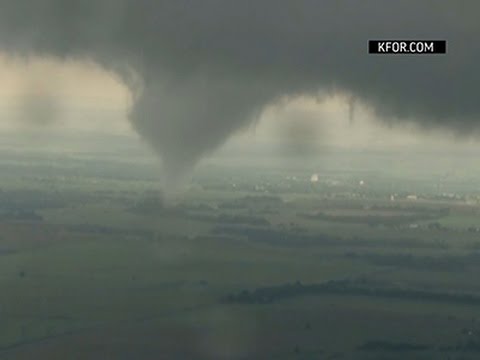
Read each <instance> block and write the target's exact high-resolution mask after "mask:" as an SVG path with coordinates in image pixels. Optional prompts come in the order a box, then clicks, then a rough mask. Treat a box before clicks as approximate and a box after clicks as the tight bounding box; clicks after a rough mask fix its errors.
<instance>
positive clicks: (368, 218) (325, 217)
mask: <svg viewBox="0 0 480 360" xmlns="http://www.w3.org/2000/svg"><path fill="white" fill-rule="evenodd" d="M298 215H299V216H301V217H303V218H306V219H310V220H322V221H328V222H336V223H346V224H349V223H353V224H367V225H370V226H379V225H384V226H389V227H395V226H401V225H407V224H412V223H416V222H419V221H425V220H435V219H438V218H439V217H443V216H445V213H444V212H440V211H433V210H432V212H431V213H423V212H422V213H415V214H408V215H368V214H367V215H331V214H326V213H323V212H318V213H315V214H298Z"/></svg>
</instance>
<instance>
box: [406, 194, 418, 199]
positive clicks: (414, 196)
mask: <svg viewBox="0 0 480 360" xmlns="http://www.w3.org/2000/svg"><path fill="white" fill-rule="evenodd" d="M407 200H418V196H417V195H407Z"/></svg>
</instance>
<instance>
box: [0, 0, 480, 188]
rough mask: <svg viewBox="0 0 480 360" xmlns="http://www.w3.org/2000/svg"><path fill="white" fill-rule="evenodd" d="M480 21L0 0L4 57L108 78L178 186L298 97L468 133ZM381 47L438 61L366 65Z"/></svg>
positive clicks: (446, 5)
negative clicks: (434, 44) (408, 42)
mask: <svg viewBox="0 0 480 360" xmlns="http://www.w3.org/2000/svg"><path fill="white" fill-rule="evenodd" d="M479 13H480V3H479V2H478V1H473V0H472V1H462V2H461V3H456V2H453V1H442V0H439V1H422V2H417V1H413V0H403V1H396V2H382V1H372V0H365V1H361V2H360V1H355V0H348V1H342V0H336V1H327V0H325V1H318V0H295V1H292V0H243V1H237V0H201V1H198V0H196V1H193V0H170V1H162V0H35V1H30V0H0V50H2V51H7V52H9V53H10V54H13V55H20V56H52V57H58V58H78V59H87V60H89V61H94V62H96V63H98V64H100V65H101V66H102V67H104V68H105V69H107V70H108V71H112V72H115V73H116V74H117V75H118V76H120V77H121V78H122V81H124V82H125V84H126V85H127V86H128V87H129V88H130V89H131V91H132V92H133V93H134V94H135V98H136V101H135V103H134V105H133V108H132V111H131V114H130V118H131V121H132V123H133V125H134V127H135V129H136V130H137V131H138V132H139V133H140V134H141V135H142V136H143V137H144V138H145V139H146V140H147V141H148V142H149V143H150V144H151V145H152V146H153V147H154V148H155V149H156V150H157V151H158V153H159V155H160V156H161V158H162V159H163V163H164V166H165V168H166V170H167V172H168V174H170V175H169V179H168V182H169V183H176V182H177V179H178V178H179V177H181V176H182V175H184V174H186V173H188V171H189V169H191V167H192V166H193V165H194V164H195V163H196V162H197V161H198V160H199V159H201V158H202V157H203V156H205V155H206V154H208V153H209V152H211V151H213V150H214V149H215V148H217V147H218V146H219V145H221V144H222V143H223V142H224V141H225V140H226V139H227V138H228V137H229V136H230V135H231V134H233V133H235V132H236V131H238V130H240V129H242V128H244V127H246V126H248V125H249V124H251V123H252V122H254V121H255V120H256V119H257V118H258V116H259V114H261V112H262V110H263V109H264V108H265V107H266V106H268V105H271V104H272V103H275V102H277V101H279V100H285V99H286V98H287V99H288V98H293V97H297V96H310V95H312V96H317V95H318V94H319V93H322V92H327V93H332V92H335V93H336V92H339V93H344V94H346V95H347V96H350V97H351V98H352V99H355V102H357V101H358V102H363V103H366V104H368V105H369V106H371V107H372V108H373V109H374V110H375V112H376V113H377V114H378V115H379V116H380V117H382V118H384V119H385V120H386V121H415V122H417V123H418V124H420V125H422V126H426V127H432V126H436V127H445V128H449V129H453V130H455V131H457V132H459V133H467V132H471V131H476V129H477V128H478V125H479V114H480V101H479V96H478V84H479V82H480V71H479V69H478V62H479V60H480V46H479V45H478V39H479V35H480V22H479V21H478V14H479ZM382 38H383V39H389V38H401V39H446V40H448V54H447V55H436V56H433V55H430V56H429V55H423V56H374V55H368V54H367V41H368V39H382Z"/></svg>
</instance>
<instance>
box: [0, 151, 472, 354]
mask: <svg viewBox="0 0 480 360" xmlns="http://www.w3.org/2000/svg"><path fill="white" fill-rule="evenodd" d="M6 158H8V159H9V160H8V161H6V160H4V161H3V162H2V163H1V164H0V168H1V171H2V174H4V173H5V174H7V176H5V177H2V178H1V182H0V189H1V191H0V199H1V203H0V204H1V208H0V210H1V213H0V287H1V294H0V319H1V325H0V358H2V359H131V358H145V359H149V358H151V359H407V358H408V359H410V358H412V359H477V358H479V357H480V323H479V321H480V317H479V316H478V314H479V313H480V283H479V282H478V277H477V273H478V271H479V270H480V261H479V260H480V253H479V252H478V251H479V246H480V232H478V231H477V228H476V226H478V225H477V224H480V206H479V205H478V204H475V203H473V204H472V202H471V201H470V202H469V203H467V201H464V200H462V198H455V199H451V200H448V199H445V198H438V197H436V196H435V193H434V191H433V190H432V191H429V190H425V192H423V193H421V194H419V199H418V200H413V201H412V200H408V199H407V198H406V195H407V194H408V192H407V190H408V189H409V188H411V186H412V185H411V184H410V183H404V189H402V188H399V189H398V191H397V192H398V193H399V195H398V199H395V201H392V200H391V198H390V190H388V191H387V190H378V189H381V188H382V186H381V184H383V183H388V184H390V185H389V186H386V185H385V186H384V188H389V187H391V186H392V185H391V184H392V183H394V182H395V181H397V180H395V178H388V177H387V175H382V176H383V177H378V180H377V181H378V182H379V185H378V187H376V188H375V189H377V190H375V191H374V189H365V188H359V187H358V184H357V181H356V179H357V178H358V174H355V173H351V174H344V173H342V174H339V173H338V172H335V171H331V172H330V173H328V174H326V175H325V178H326V179H327V180H329V179H332V178H338V179H339V180H338V181H339V182H340V185H337V186H330V185H328V184H329V183H328V182H326V183H320V184H315V186H313V185H312V184H310V183H309V180H308V179H309V178H308V176H307V175H305V176H304V179H303V180H302V179H301V180H295V181H293V180H286V176H285V174H284V173H279V172H278V171H275V170H270V171H267V170H265V171H264V172H261V171H260V170H258V169H257V170H256V171H250V172H248V171H243V170H242V171H240V170H239V171H237V172H236V171H235V170H234V169H232V168H228V167H226V168H224V169H221V168H218V167H213V168H212V167H210V168H209V167H208V166H207V167H205V170H202V169H200V170H199V171H198V172H197V173H196V175H195V176H194V178H193V181H192V185H191V186H190V187H189V189H187V191H186V192H185V193H184V194H182V195H181V196H180V197H177V198H175V199H174V200H172V201H171V202H168V203H165V202H164V201H163V200H162V198H161V197H160V195H159V189H160V188H159V184H158V183H157V181H156V178H155V177H154V176H152V174H151V173H150V172H148V171H147V170H146V169H148V168H149V166H150V164H148V163H146V164H144V165H138V169H140V170H138V169H137V170H138V171H136V172H135V175H131V174H130V175H129V173H128V171H127V170H122V169H125V164H124V163H123V162H121V161H120V160H118V159H117V160H115V159H114V160H110V166H109V167H108V168H106V169H103V170H102V166H101V165H99V164H97V163H95V162H94V161H93V160H91V161H90V160H88V159H87V160H85V159H82V160H78V159H77V160H72V159H71V158H70V159H64V158H58V159H54V160H52V159H50V158H49V159H47V160H45V159H42V158H41V157H40V160H39V159H37V158H35V159H30V160H29V158H28V157H27V156H26V155H25V156H24V157H22V159H21V161H20V159H18V158H17V157H15V156H13V155H9V157H6ZM123 161H125V160H123ZM52 162H53V164H54V166H53V165H52ZM29 164H35V166H36V167H37V168H38V169H41V170H42V171H41V173H42V174H43V175H41V176H38V173H37V175H36V176H35V177H32V176H30V175H29V172H28V171H27V170H26V169H25V166H28V165H29ZM142 166H143V167H142ZM76 167H79V168H80V169H83V170H82V171H80V170H79V171H73V172H72V170H71V169H72V168H76ZM127 168H128V166H127ZM142 169H143V170H142ZM212 169H213V170H212ZM7 170H8V171H7ZM122 171H124V172H122ZM142 171H143V172H142ZM84 172H86V173H87V174H86V175H82V173H84ZM240 173H241V174H243V175H239V174H240ZM65 174H67V175H65ZM121 174H123V175H122V176H121ZM222 174H223V175H222ZM225 174H227V175H225ZM245 174H246V175H245ZM127 175H128V176H127ZM232 179H233V180H232ZM372 181H373V180H372ZM414 181H415V179H414V180H412V182H414ZM232 182H235V187H234V186H232ZM260 185H261V186H260ZM259 189H261V190H259ZM285 189H290V190H288V191H287V190H285ZM402 194H404V195H402ZM470 196H477V195H476V194H475V193H474V192H472V193H471V194H470ZM337 282H338V283H341V284H343V285H341V287H340V288H337V287H335V286H333V287H332V288H328V287H326V288H325V289H323V288H322V286H324V285H322V284H337ZM294 284H297V285H294ZM309 286H319V288H322V289H323V290H321V291H317V292H315V293H314V292H307V291H305V289H307V288H309ZM271 288H274V289H280V290H281V289H284V288H285V289H289V290H288V291H287V292H288V294H287V295H277V293H275V295H272V296H271V297H268V299H267V300H268V301H265V303H262V301H263V300H262V298H260V300H261V301H257V298H255V296H256V295H255V294H257V293H258V291H260V293H262V291H270V292H271V291H272V290H271ZM265 289H267V290H265ZM256 291H257V292H256ZM275 291H277V290H275ZM242 294H250V295H248V296H249V297H244V298H242ZM282 294H283V293H282ZM228 296H230V298H231V299H234V300H232V301H225V299H226V298H228ZM236 299H240V300H239V301H237V300H236ZM241 299H247V300H245V301H244V300H241Z"/></svg>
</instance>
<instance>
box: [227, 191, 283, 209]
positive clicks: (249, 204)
mask: <svg viewBox="0 0 480 360" xmlns="http://www.w3.org/2000/svg"><path fill="white" fill-rule="evenodd" d="M283 203H284V202H283V200H282V199H281V198H280V197H278V196H268V195H265V196H244V197H242V198H239V199H234V200H231V201H225V202H223V203H220V204H219V205H218V207H219V208H220V209H229V210H232V209H233V210H235V209H248V208H255V209H256V210H258V209H263V210H265V209H274V208H278V207H279V206H282V205H283Z"/></svg>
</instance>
